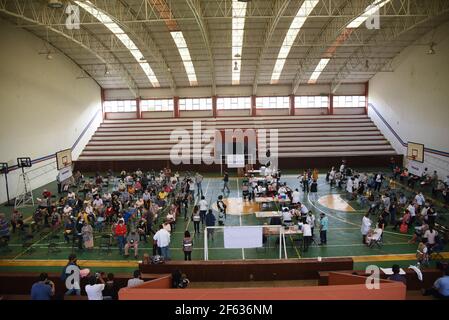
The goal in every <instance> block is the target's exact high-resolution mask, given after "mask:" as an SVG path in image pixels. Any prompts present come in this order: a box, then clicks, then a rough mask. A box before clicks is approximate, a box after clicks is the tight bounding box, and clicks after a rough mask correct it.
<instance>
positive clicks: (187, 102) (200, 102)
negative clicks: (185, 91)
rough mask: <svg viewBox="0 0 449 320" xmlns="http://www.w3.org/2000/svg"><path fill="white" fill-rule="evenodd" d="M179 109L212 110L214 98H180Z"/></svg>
mask: <svg viewBox="0 0 449 320" xmlns="http://www.w3.org/2000/svg"><path fill="white" fill-rule="evenodd" d="M179 110H183V111H186V110H187V111H189V110H212V98H184V99H179Z"/></svg>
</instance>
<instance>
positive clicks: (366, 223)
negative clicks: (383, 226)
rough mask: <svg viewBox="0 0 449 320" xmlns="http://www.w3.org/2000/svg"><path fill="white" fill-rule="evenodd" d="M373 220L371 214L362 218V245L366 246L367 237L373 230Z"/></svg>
mask: <svg viewBox="0 0 449 320" xmlns="http://www.w3.org/2000/svg"><path fill="white" fill-rule="evenodd" d="M371 224H372V222H371V219H370V218H369V213H366V214H365V215H364V216H363V218H362V227H361V229H360V231H361V232H362V243H363V244H366V235H367V234H368V232H369V231H370V229H371Z"/></svg>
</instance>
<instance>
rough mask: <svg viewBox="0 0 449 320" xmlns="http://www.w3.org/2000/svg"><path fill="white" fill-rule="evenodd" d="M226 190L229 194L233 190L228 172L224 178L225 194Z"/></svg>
mask: <svg viewBox="0 0 449 320" xmlns="http://www.w3.org/2000/svg"><path fill="white" fill-rule="evenodd" d="M225 189H226V190H227V192H228V193H229V192H231V190H229V174H228V172H227V171H225V173H224V176H223V190H222V191H223V192H225Z"/></svg>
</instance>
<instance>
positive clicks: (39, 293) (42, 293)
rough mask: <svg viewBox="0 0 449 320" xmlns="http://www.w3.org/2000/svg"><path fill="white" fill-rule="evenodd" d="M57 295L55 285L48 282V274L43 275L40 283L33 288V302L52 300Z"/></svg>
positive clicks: (40, 277) (40, 276)
mask: <svg viewBox="0 0 449 320" xmlns="http://www.w3.org/2000/svg"><path fill="white" fill-rule="evenodd" d="M54 294H55V284H54V283H53V282H52V281H50V280H48V274H46V273H41V274H40V275H39V281H38V282H36V283H35V284H33V286H32V287H31V300H51V297H52V296H53V295H54Z"/></svg>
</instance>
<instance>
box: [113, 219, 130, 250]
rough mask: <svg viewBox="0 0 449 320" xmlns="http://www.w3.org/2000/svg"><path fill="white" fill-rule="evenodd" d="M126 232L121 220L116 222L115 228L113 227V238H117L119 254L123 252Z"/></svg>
mask: <svg viewBox="0 0 449 320" xmlns="http://www.w3.org/2000/svg"><path fill="white" fill-rule="evenodd" d="M127 232H128V230H127V228H126V225H125V222H124V220H123V219H120V220H119V221H118V224H117V226H116V227H115V236H116V237H117V242H118V249H119V251H120V254H121V255H122V254H123V250H124V248H125V237H126V234H127Z"/></svg>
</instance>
